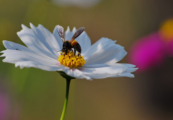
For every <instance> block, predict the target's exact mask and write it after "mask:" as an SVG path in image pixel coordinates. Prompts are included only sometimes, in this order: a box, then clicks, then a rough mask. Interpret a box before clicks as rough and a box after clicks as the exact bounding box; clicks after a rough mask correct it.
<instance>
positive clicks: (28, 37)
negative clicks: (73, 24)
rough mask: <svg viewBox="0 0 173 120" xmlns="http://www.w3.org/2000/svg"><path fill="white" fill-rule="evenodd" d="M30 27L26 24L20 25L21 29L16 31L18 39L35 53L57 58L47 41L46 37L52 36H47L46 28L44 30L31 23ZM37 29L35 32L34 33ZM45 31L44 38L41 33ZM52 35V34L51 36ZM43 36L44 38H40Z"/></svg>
mask: <svg viewBox="0 0 173 120" xmlns="http://www.w3.org/2000/svg"><path fill="white" fill-rule="evenodd" d="M31 26H32V28H33V29H34V30H33V29H29V28H27V27H26V26H24V25H22V28H23V29H22V30H21V31H20V32H17V34H18V36H19V37H20V39H21V40H22V41H23V42H24V43H25V45H26V46H27V47H28V48H29V49H31V50H32V51H34V52H36V53H37V54H40V55H42V56H49V57H51V58H54V59H57V58H58V55H57V54H56V51H55V49H53V47H51V46H50V43H48V42H49V41H48V38H52V36H53V35H52V36H49V35H50V34H49V32H48V30H45V29H44V28H42V30H43V31H42V30H40V29H41V27H38V28H36V27H35V26H33V25H32V24H31ZM36 31H37V33H36ZM42 33H45V36H46V38H44V36H43V34H42ZM53 37H54V36H53ZM40 38H44V39H40Z"/></svg>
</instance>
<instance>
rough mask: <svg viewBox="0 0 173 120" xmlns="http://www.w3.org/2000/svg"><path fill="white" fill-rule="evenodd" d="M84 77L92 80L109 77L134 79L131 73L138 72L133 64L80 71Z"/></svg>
mask: <svg viewBox="0 0 173 120" xmlns="http://www.w3.org/2000/svg"><path fill="white" fill-rule="evenodd" d="M79 70H80V71H81V72H82V73H83V74H84V75H86V76H89V77H90V78H92V79H103V78H107V77H134V75H133V74H132V73H131V72H134V71H136V70H137V68H134V65H131V64H115V65H113V66H108V67H97V68H86V67H82V68H81V69H79Z"/></svg>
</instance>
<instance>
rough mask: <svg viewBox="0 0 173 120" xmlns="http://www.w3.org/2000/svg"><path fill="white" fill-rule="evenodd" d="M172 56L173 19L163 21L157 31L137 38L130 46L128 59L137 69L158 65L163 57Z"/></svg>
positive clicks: (141, 69)
mask: <svg viewBox="0 0 173 120" xmlns="http://www.w3.org/2000/svg"><path fill="white" fill-rule="evenodd" d="M172 56H173V19H169V20H167V21H166V22H164V23H163V25H162V26H161V29H160V30H159V31H158V32H155V33H152V34H150V35H148V36H146V37H143V38H141V39H139V40H138V41H137V42H136V43H135V44H134V45H133V46H132V48H131V50H130V53H129V61H130V63H132V64H135V65H136V66H137V67H138V68H139V69H138V71H143V70H147V69H149V68H152V67H155V66H158V65H160V64H161V63H162V62H163V61H164V59H165V57H172Z"/></svg>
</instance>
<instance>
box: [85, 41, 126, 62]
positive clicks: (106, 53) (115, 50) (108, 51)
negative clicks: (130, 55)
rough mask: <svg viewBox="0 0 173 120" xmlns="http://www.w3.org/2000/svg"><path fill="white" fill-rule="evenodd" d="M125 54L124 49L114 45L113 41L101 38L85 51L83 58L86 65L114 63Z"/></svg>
mask: <svg viewBox="0 0 173 120" xmlns="http://www.w3.org/2000/svg"><path fill="white" fill-rule="evenodd" d="M126 54H127V52H126V51H125V50H124V47H122V46H120V45H117V44H115V41H112V40H110V39H108V38H101V39H100V40H99V41H97V42H96V43H95V44H94V45H92V46H91V47H90V48H89V49H88V50H87V51H86V53H85V54H84V58H85V60H86V64H103V63H107V62H112V63H116V62H118V61H119V60H121V59H122V58H123V57H124V56H125V55H126Z"/></svg>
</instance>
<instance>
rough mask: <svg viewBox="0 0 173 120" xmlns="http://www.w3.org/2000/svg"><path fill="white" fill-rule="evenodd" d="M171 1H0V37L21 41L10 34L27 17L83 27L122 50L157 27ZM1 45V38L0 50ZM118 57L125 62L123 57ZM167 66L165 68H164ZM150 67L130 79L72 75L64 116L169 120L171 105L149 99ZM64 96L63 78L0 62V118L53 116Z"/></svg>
mask: <svg viewBox="0 0 173 120" xmlns="http://www.w3.org/2000/svg"><path fill="white" fill-rule="evenodd" d="M172 6H173V1H171V0H101V1H100V2H98V3H97V4H95V5H94V6H90V7H78V6H76V5H73V6H70V5H68V6H66V5H60V4H58V3H56V4H55V3H54V2H52V1H51V0H0V40H1V41H2V40H9V41H13V42H16V43H20V44H23V43H22V42H21V41H20V39H19V37H18V36H17V34H16V33H17V32H18V31H20V30H21V24H24V25H26V26H28V27H29V23H30V22H31V23H33V24H34V25H35V26H37V25H38V24H42V25H43V26H44V27H46V28H47V29H48V30H50V31H51V32H52V31H53V29H54V27H55V26H56V25H58V24H59V25H61V26H63V27H64V28H67V26H70V28H73V27H76V28H79V27H83V26H84V27H85V31H86V32H87V34H88V35H89V37H90V39H91V41H92V43H94V42H96V41H97V40H99V39H100V38H101V37H108V38H110V39H113V40H117V43H118V44H120V45H122V46H124V47H125V49H126V51H127V52H128V51H129V49H130V47H131V45H132V44H133V43H134V42H135V41H136V40H137V39H138V38H140V37H142V36H145V35H147V34H149V33H151V32H153V31H157V30H158V28H159V26H160V23H161V22H162V21H164V20H165V19H168V18H170V17H172V16H173V8H172ZM4 49H5V48H4V46H3V44H2V42H1V44H0V51H2V50H4ZM0 59H1V61H2V59H3V58H0ZM121 62H122V63H127V62H128V61H127V57H125V58H124V59H123V60H122V61H121ZM167 63H169V64H170V65H171V64H173V62H171V60H170V61H169V62H167ZM167 68H168V69H167ZM171 68H172V67H170V66H169V65H168V66H167V67H166V68H165V69H166V71H167V73H170V74H171V73H172V71H173V69H171ZM165 69H164V70H165ZM171 70H172V71H171ZM152 72H153V71H149V73H148V72H145V73H135V76H136V77H135V78H134V79H132V78H109V79H102V80H93V81H87V80H79V79H76V80H72V83H71V87H70V96H69V103H68V108H67V112H66V116H65V120H172V119H173V114H172V113H173V112H172V111H173V110H172V109H173V108H172V109H169V110H167V109H166V108H163V107H159V104H161V103H159V104H157V105H155V104H153V102H152V100H150V92H152V91H147V90H148V89H149V88H150V87H151V85H150V84H151V81H152V77H151V76H152V75H151V74H152ZM161 74H162V73H161ZM166 75H167V74H166ZM164 79H169V80H172V76H169V77H166V78H164ZM150 80H151V81H150ZM155 82H156V83H157V81H155ZM172 87H173V86H172ZM160 92H162V91H160ZM172 94H173V93H172ZM64 97H65V80H64V79H63V78H62V77H61V76H60V75H59V74H58V73H56V72H47V71H43V70H40V69H34V68H24V69H20V68H15V66H14V64H8V63H3V62H0V102H2V103H0V105H2V107H1V106H0V113H2V114H0V115H1V117H2V116H3V118H1V117H0V120H59V118H60V115H61V112H62V108H63V102H64ZM170 104H173V101H172V102H170ZM168 106H169V105H168ZM170 106H171V105H170Z"/></svg>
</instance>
